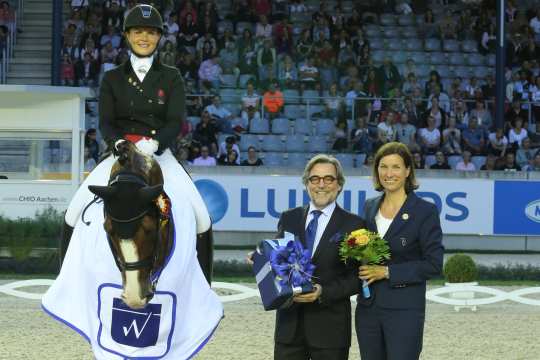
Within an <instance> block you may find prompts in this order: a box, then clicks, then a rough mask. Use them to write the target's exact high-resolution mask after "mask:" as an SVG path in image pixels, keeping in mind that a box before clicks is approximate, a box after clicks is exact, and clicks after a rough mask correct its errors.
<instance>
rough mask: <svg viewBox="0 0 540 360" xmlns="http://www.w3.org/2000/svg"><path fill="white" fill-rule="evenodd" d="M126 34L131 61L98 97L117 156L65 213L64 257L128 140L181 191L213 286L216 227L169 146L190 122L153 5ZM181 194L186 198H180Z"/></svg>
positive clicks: (103, 127)
mask: <svg viewBox="0 0 540 360" xmlns="http://www.w3.org/2000/svg"><path fill="white" fill-rule="evenodd" d="M123 31H124V36H125V38H126V42H127V44H128V45H129V48H130V50H131V55H130V58H129V60H128V61H126V62H125V63H123V64H122V65H120V66H118V67H117V68H115V69H113V70H110V71H107V72H106V73H105V75H104V77H103V81H102V83H101V89H100V95H99V129H100V131H101V134H102V136H103V137H104V139H105V140H106V141H107V143H108V144H109V148H110V149H111V150H112V154H111V155H110V156H108V157H107V158H106V159H104V160H103V161H102V162H101V163H100V164H99V165H98V166H97V167H96V168H95V169H94V170H93V171H92V172H91V173H90V175H89V176H88V178H86V180H85V181H84V182H83V184H82V185H81V187H80V188H79V189H78V190H77V192H76V193H75V196H74V197H73V199H72V200H71V203H70V205H69V207H68V210H67V212H66V215H65V226H64V231H63V236H62V244H61V258H62V259H63V257H64V255H65V252H66V250H67V245H68V244H69V239H70V238H71V233H72V231H73V228H74V227H75V224H76V223H77V221H78V220H79V218H80V216H81V213H82V212H83V208H84V207H85V205H86V204H88V203H89V202H90V201H91V200H92V199H93V197H94V195H93V194H92V193H91V192H90V191H89V190H88V186H89V185H106V184H107V182H108V180H109V175H110V171H111V167H112V165H113V163H114V162H115V161H116V156H115V150H116V148H117V146H118V145H119V144H120V143H121V142H123V141H131V142H133V143H135V145H136V146H137V148H138V149H139V151H141V152H143V153H145V154H147V155H150V156H153V157H154V158H155V159H156V160H157V161H158V163H159V165H160V167H161V170H162V172H163V177H164V182H165V184H164V185H165V190H166V189H167V184H169V185H172V184H173V183H174V187H175V188H176V189H181V192H182V195H184V198H180V199H178V198H173V197H171V202H172V204H173V206H174V204H175V203H177V204H182V203H185V202H186V201H188V202H189V203H190V204H191V205H192V207H193V210H194V213H195V217H196V221H197V234H198V235H197V257H198V259H199V263H200V265H201V268H202V270H203V272H204V274H205V277H206V279H207V280H208V282H210V281H211V272H212V255H213V254H212V228H211V225H212V224H211V221H210V216H209V215H208V211H207V209H206V206H205V204H204V202H203V200H202V198H201V196H200V194H199V192H198V191H197V189H196V187H195V185H194V184H193V181H192V180H191V178H190V176H189V175H188V174H187V172H186V171H185V169H184V168H183V167H182V166H181V165H180V164H179V163H178V161H176V159H175V158H174V156H173V155H172V153H171V151H170V150H169V145H170V144H171V143H172V141H173V140H174V139H175V138H176V136H177V135H178V133H179V132H180V129H181V125H182V121H183V120H184V119H185V93H184V81H183V79H182V76H181V74H180V72H179V71H178V70H177V69H176V68H173V67H169V66H167V65H164V64H161V63H160V62H159V61H158V56H156V50H157V47H158V44H159V42H160V39H161V36H162V33H163V21H162V18H161V15H160V14H159V12H158V11H157V10H156V9H155V8H154V7H152V6H151V5H137V6H135V7H134V8H133V9H132V10H131V11H130V12H129V13H128V14H127V15H126V18H125V20H124V28H123ZM180 196H181V195H180Z"/></svg>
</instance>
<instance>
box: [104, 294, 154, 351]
mask: <svg viewBox="0 0 540 360" xmlns="http://www.w3.org/2000/svg"><path fill="white" fill-rule="evenodd" d="M160 317H161V304H148V305H146V306H145V307H144V309H142V310H134V309H131V308H130V307H129V306H127V305H126V304H125V303H124V302H123V301H122V299H119V298H114V300H113V308H112V328H111V336H112V338H113V340H114V341H116V342H117V343H119V344H124V345H129V346H133V347H147V346H154V345H156V343H157V339H158V334H159V320H160Z"/></svg>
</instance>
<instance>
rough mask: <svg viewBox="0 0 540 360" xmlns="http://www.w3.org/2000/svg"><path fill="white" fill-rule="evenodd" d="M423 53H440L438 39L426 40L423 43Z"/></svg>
mask: <svg viewBox="0 0 540 360" xmlns="http://www.w3.org/2000/svg"><path fill="white" fill-rule="evenodd" d="M424 50H425V51H429V52H432V51H441V41H440V40H439V39H426V41H425V42H424Z"/></svg>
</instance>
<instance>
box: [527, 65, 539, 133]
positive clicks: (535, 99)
mask: <svg viewBox="0 0 540 360" xmlns="http://www.w3.org/2000/svg"><path fill="white" fill-rule="evenodd" d="M538 59H540V55H539V56H538ZM529 91H530V92H531V101H532V112H533V117H534V121H535V122H536V123H537V124H540V75H537V76H536V77H535V78H534V85H532V86H531V87H530V88H529Z"/></svg>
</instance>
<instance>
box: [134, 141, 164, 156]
mask: <svg viewBox="0 0 540 360" xmlns="http://www.w3.org/2000/svg"><path fill="white" fill-rule="evenodd" d="M135 145H136V146H137V149H139V151H141V152H142V153H143V154H146V155H148V156H152V155H154V153H155V152H156V151H158V148H159V143H158V142H157V141H156V140H154V139H148V140H146V139H142V140H139V141H137V143H136V144H135Z"/></svg>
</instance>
